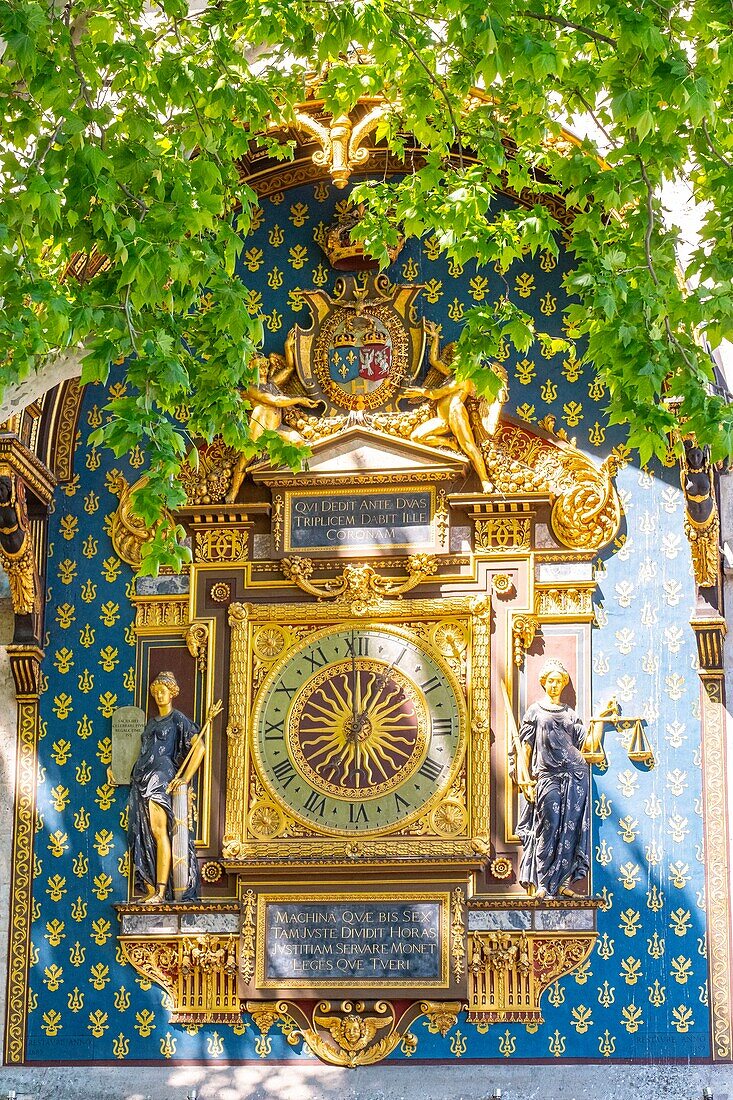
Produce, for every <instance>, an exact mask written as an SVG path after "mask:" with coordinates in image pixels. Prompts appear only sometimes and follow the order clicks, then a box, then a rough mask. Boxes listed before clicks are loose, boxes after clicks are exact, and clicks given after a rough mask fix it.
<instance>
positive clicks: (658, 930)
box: [27, 182, 710, 1064]
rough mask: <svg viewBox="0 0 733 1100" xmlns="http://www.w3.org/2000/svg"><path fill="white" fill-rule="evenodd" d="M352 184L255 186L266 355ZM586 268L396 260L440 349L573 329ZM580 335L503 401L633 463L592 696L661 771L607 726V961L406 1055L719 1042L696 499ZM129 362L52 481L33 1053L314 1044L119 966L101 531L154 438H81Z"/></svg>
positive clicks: (116, 828) (127, 623) (96, 1055)
mask: <svg viewBox="0 0 733 1100" xmlns="http://www.w3.org/2000/svg"><path fill="white" fill-rule="evenodd" d="M337 200H338V201H339V202H343V201H344V198H343V193H342V192H336V191H335V190H334V188H333V187H332V186H330V185H329V184H328V183H325V182H321V183H318V184H316V185H315V186H303V187H297V188H293V189H291V190H289V191H287V192H279V193H278V194H276V195H273V196H271V197H269V198H263V199H262V201H261V205H260V207H258V208H257V210H256V211H255V214H254V217H253V219H252V232H251V234H250V236H249V237H248V238H247V241H246V247H245V249H244V250H243V252H242V255H241V258H240V273H241V277H242V280H243V282H244V284H245V286H246V287H247V292H248V296H247V303H248V308H249V310H250V312H252V314H253V315H258V316H260V317H261V318H262V321H263V326H264V339H265V343H264V350H265V352H268V353H269V352H273V351H275V352H282V350H283V343H284V339H285V335H286V334H287V332H288V331H289V329H290V328H291V327H292V326H293V325H294V324H296V323H297V324H300V325H301V326H305V327H307V325H308V318H307V310H306V308H305V299H304V293H305V292H306V291H307V290H309V289H311V288H313V287H318V288H326V289H327V290H332V289H333V285H334V281H335V278H336V273H335V272H333V271H332V270H331V269H330V267H329V265H328V262H327V259H326V256H325V254H324V253H323V251H322V247H321V245H322V244H323V243H324V241H325V234H326V231H327V227H328V226H329V225H330V224H331V223H332V222H333V220H334V217H335V213H336V211H335V204H336V201H337ZM501 202H504V203H506V204H508V203H509V200H508V199H506V200H500V203H499V204H501ZM344 209H345V208H344ZM570 266H571V260H570V258H569V257H568V255H567V254H566V253H565V251H564V250H562V249H561V250H560V252H559V254H558V255H557V256H556V255H553V254H551V253H542V254H540V255H538V256H536V257H534V258H533V257H532V256H531V255H530V254H527V255H525V256H524V257H522V259H521V260H520V261H519V262H517V263H516V264H515V265H514V266H513V267H512V268H511V269H510V270H509V271H507V272H504V271H501V272H497V271H495V270H494V268H493V267H492V266H491V265H489V266H488V267H486V268H482V269H477V267H476V265H475V264H473V263H471V262H464V263H457V262H455V261H446V259H445V257H444V256H442V255H441V253H440V247H439V244H438V242H437V241H436V240H434V239H433V238H432V237H429V238H428V239H426V240H425V241H423V242H419V241H408V242H406V244H405V247H404V249H403V251H402V253H401V254H400V256H399V257H398V258H397V260H396V261H395V263H394V264H393V266H392V268H391V269H390V270H389V272H388V274H389V276H390V279H391V280H392V282H395V283H398V282H404V283H413V284H420V285H421V286H422V288H423V289H422V291H421V294H420V297H419V298H418V311H419V312H420V313H421V314H422V315H423V316H425V317H426V318H428V319H430V320H432V321H435V322H436V323H438V324H440V325H441V327H442V334H441V335H442V339H443V340H444V341H446V342H447V341H450V340H456V339H458V337H459V336H460V332H461V327H462V325H463V324H464V323H465V321H464V319H465V315H466V312H467V311H468V310H470V309H471V308H473V307H475V306H477V305H480V306H482V307H485V306H486V305H487V304H488V305H491V304H492V303H494V302H496V301H498V300H499V299H500V298H501V297H503V296H507V297H509V298H510V299H511V300H512V301H513V302H514V303H515V304H516V305H517V306H520V307H521V308H522V309H525V310H527V311H528V312H529V313H531V314H532V315H533V317H534V318H535V324H536V327H537V329H538V330H540V331H543V332H546V333H547V334H548V335H549V336H551V337H553V338H557V337H562V336H563V335H564V331H563V326H562V315H563V308H564V305H565V303H566V298H565V295H564V291H563V283H562V280H563V276H564V275H565V274H566V273H567V271H568V270H569V268H570ZM582 351H583V349H582V347H577V348H573V347H572V346H571V348H570V349H568V348H567V346H565V347H563V348H562V349H561V350H558V351H554V350H553V349H552V347H551V346H549V345H546V346H542V345H540V344H539V343H536V344H534V345H533V346H532V347H530V348H529V349H527V350H526V351H523V352H521V353H518V352H517V351H515V349H514V348H513V347H512V346H511V345H510V344H509V343H508V342H507V341H504V340H503V341H501V343H500V346H499V350H498V353H497V356H496V358H497V359H499V360H500V361H501V362H502V363H503V364H504V366H505V368H506V370H507V373H508V376H509V382H510V396H509V400H508V402H507V404H506V406H505V413H507V414H508V415H509V416H511V417H513V418H514V419H515V420H520V421H523V422H525V423H526V424H527V425H528V426H529V427H530V428H531V429H533V430H537V431H540V432H547V433H550V434H552V433H555V434H557V433H558V432H559V431H563V432H565V433H566V434H567V436H568V437H569V438H575V439H576V441H577V445H578V446H579V447H580V448H581V449H582V450H584V451H586V452H587V453H589V454H590V455H591V456H592V457H594V458H595V459H596V460H597V461H598V460H600V459H602V458H603V457H605V456H606V455H608V454H609V453H610V452H611V451H613V452H614V454H615V456H616V458H617V460H618V463H619V466H620V472H619V474H618V478H617V485H618V490H619V494H620V497H621V500H622V502H623V507H624V523H623V527H622V529H621V531H620V532H619V535H618V537H617V539H616V542H615V545H613V546H612V547H611V548H609V551H608V552H607V553H604V555H603V557H602V559H599V560H598V562H597V563H596V564H597V576H598V601H597V606H596V614H595V626H594V630H593V653H592V669H593V700H594V710H597V709H598V707H599V706H600V705H602V704H603V703H605V702H606V700H607V699H608V698H609V696H610V695H612V694H615V695H616V696H617V698H618V699H619V701H620V702H621V706H622V710H623V713H625V714H634V715H637V714H638V715H641V716H642V717H643V718H644V720H645V724H646V733H647V736H648V738H649V740H650V742H651V743H652V745H653V748H654V752H655V757H656V760H657V764H656V766H655V767H654V768H653V769H652V770H647V769H645V768H643V767H641V766H639V765H636V764H634V763H633V762H632V761H630V760H629V758H628V755H627V750H628V741H626V742H625V741H624V737H623V736H622V735H619V736H617V735H615V734H613V733H609V734H608V735H607V739H606V749H607V754H608V757H609V767H608V770H607V771H606V772H603V773H601V772H595V773H594V789H593V792H592V805H593V840H592V862H593V888H594V892H595V893H596V894H597V895H599V896H600V897H602V899H603V909H602V910H600V911H599V914H598V925H599V937H598V940H597V943H596V948H595V951H594V953H593V955H592V956H591V958H590V959H589V960H587V962H586V963H585V964H584V965H583V966H582V967H581V968H580V969H579V970H578V971H577V972H576V973H575V974H574V975H570V976H568V977H566V978H563V979H560V981H558V982H556V983H554V984H553V986H552V987H551V988H550V990H548V992H547V993H546V994H545V999H544V1001H543V1011H544V1016H545V1021H546V1022H545V1023H543V1024H540V1025H537V1026H535V1025H532V1026H531V1027H529V1028H526V1027H524V1026H523V1025H519V1024H513V1023H509V1024H507V1026H506V1027H505V1026H503V1025H502V1026H496V1027H491V1028H488V1029H487V1028H485V1027H482V1026H481V1025H478V1026H474V1025H472V1024H469V1023H468V1022H467V1021H466V1020H465V1017H463V1016H461V1017H460V1018H459V1023H458V1025H457V1026H456V1027H455V1028H453V1029H452V1030H451V1031H449V1032H448V1034H447V1035H446V1036H442V1035H441V1034H440V1033H438V1032H435V1033H433V1032H431V1031H429V1030H428V1029H427V1027H425V1026H423V1025H421V1024H419V1023H418V1024H415V1025H414V1026H413V1030H412V1031H411V1032H410V1036H411V1038H410V1040H409V1041H407V1042H403V1043H402V1045H401V1046H400V1047H398V1049H397V1050H396V1051H395V1052H394V1054H393V1055H392V1056H391V1057H392V1058H393V1059H400V1058H410V1059H411V1060H412V1061H420V1060H421V1059H436V1058H437V1059H451V1060H453V1059H459V1058H465V1059H482V1060H486V1061H497V1062H504V1061H506V1060H511V1059H513V1058H516V1059H520V1060H530V1061H532V1062H542V1061H546V1062H548V1063H557V1062H562V1061H563V1060H564V1059H573V1060H577V1059H580V1060H582V1059H588V1060H592V1061H598V1060H599V1059H600V1060H608V1061H613V1060H614V1059H622V1060H624V1059H632V1060H633V1059H635V1058H639V1059H643V1058H645V1057H646V1056H647V1054H648V1050H649V1044H650V1041H651V1040H650V1036H658V1035H660V1034H664V1035H665V1044H666V1046H665V1051H666V1053H668V1054H669V1055H670V1056H671V1057H675V1058H679V1059H686V1058H703V1059H704V1058H706V1057H708V1056H709V1038H708V1032H709V1022H710V1008H709V1004H708V993H707V958H706V952H707V946H706V945H707V935H706V924H705V920H706V917H705V909H704V905H705V898H704V867H703V859H704V852H703V840H702V818H701V813H702V801H701V799H702V793H701V774H700V767H701V753H700V720H699V706H698V702H697V696H698V690H699V688H698V679H697V674H696V671H695V654H694V646H693V639H692V634H691V632H690V630H689V627H688V625H687V618H688V617H689V612H688V609H689V607H690V606H691V602H692V597H693V583H692V577H691V570H690V563H689V552H688V549H687V545H686V541H685V538H684V534H683V529H682V519H683V502H682V498H681V493H680V490H679V484H678V482H677V481H676V477H675V471H674V470H670V469H667V468H665V467H664V466H662V465H655V466H653V467H652V466H650V467H649V469H647V470H639V469H638V467H637V466H635V465H634V463H633V461H632V456H631V455H630V453H629V452H628V450H627V449H626V447H625V446H624V443H623V437H622V435H621V434H620V432H619V429H618V428H616V427H614V426H609V425H608V423H607V420H606V417H605V414H604V400H605V387H604V386H603V384H602V383H601V382H599V381H598V380H597V379H595V378H594V375H593V371H592V368H591V366H590V365H588V364H586V363H584V361H583V357H582ZM121 378H122V375H121V374H119V375H117V376H116V377H115V379H114V382H113V384H112V385H111V386H110V387H108V388H107V389H106V390H105V389H104V388H103V387H101V386H90V387H88V388H87V389H86V391H85V394H84V398H83V406H82V412H81V419H80V438H79V442H78V446H77V453H76V461H75V467H74V478H73V480H72V482H70V483H69V484H67V485H65V486H62V487H60V488H59V490H57V494H56V497H55V508H54V511H53V514H52V516H51V520H50V530H49V544H50V550H49V567H48V575H47V581H48V593H47V596H48V603H47V607H48V613H47V631H48V638H47V640H46V654H47V656H46V660H45V662H44V666H43V677H44V681H43V683H44V693H43V696H42V700H41V717H40V728H41V734H42V736H41V740H40V745H39V769H38V814H37V819H36V824H37V826H38V832H37V834H36V846H35V859H34V866H33V873H34V891H33V903H32V913H33V929H32V939H31V944H30V949H29V954H30V967H31V970H30V994H29V1000H28V1006H29V1015H28V1042H27V1057H28V1059H29V1060H31V1061H34V1060H43V1061H49V1060H51V1061H60V1062H63V1061H65V1060H68V1061H75V1060H76V1061H78V1060H92V1059H101V1060H103V1061H105V1060H106V1061H112V1062H120V1063H124V1061H125V1060H128V1059H129V1060H135V1059H140V1060H144V1061H146V1062H150V1063H155V1062H158V1063H161V1064H162V1063H165V1062H176V1061H178V1060H182V1061H186V1060H191V1059H193V1060H196V1059H201V1058H208V1059H212V1060H213V1059H216V1060H223V1059H229V1060H234V1061H236V1060H238V1059H257V1060H259V1058H260V1057H264V1058H274V1059H280V1060H287V1059H291V1058H294V1057H300V1054H299V1052H298V1049H297V1048H293V1047H292V1046H290V1045H289V1044H288V1042H287V1041H286V1039H285V1037H284V1036H283V1035H282V1034H281V1033H280V1032H279V1031H278V1029H276V1028H273V1029H272V1030H271V1032H270V1033H269V1034H268V1036H267V1041H266V1042H265V1041H264V1040H263V1039H262V1036H259V1034H258V1032H257V1029H256V1028H252V1027H251V1026H247V1025H245V1026H237V1027H228V1026H227V1025H225V1024H217V1025H209V1026H201V1027H200V1028H190V1029H189V1030H186V1029H185V1028H184V1027H181V1026H177V1025H172V1024H170V1022H169V1019H168V1014H167V1010H166V1006H165V1004H164V1003H163V996H162V992H161V990H160V989H159V988H158V987H157V986H155V985H152V984H151V983H149V982H145V981H144V980H143V979H141V978H140V977H139V976H138V975H136V974H135V973H134V972H133V971H132V970H131V969H130V968H129V966H126V965H125V964H124V962H123V960H122V958H121V955H120V952H119V949H118V946H117V942H116V937H115V933H116V929H117V922H116V918H115V914H114V910H113V909H112V905H113V904H114V903H115V902H116V901H120V900H122V899H124V898H126V896H127V877H128V870H129V859H128V855H127V843H126V835H125V829H126V799H127V790H126V788H114V787H110V786H109V785H108V784H107V781H106V780H107V775H106V772H107V763H108V762H109V760H110V754H111V742H110V719H111V715H112V713H113V711H114V709H115V708H116V707H118V706H122V705H125V704H129V703H131V702H132V701H133V698H134V689H135V683H134V675H135V674H134V667H135V655H134V647H135V636H134V632H133V629H132V609H131V605H130V600H129V585H130V581H131V572H130V570H129V568H128V567H127V566H126V565H125V564H124V563H123V562H121V561H120V560H119V559H118V558H117V557H116V555H115V553H114V549H113V547H112V544H111V541H110V537H109V522H110V517H111V515H112V514H113V512H114V510H115V508H116V506H117V500H116V498H115V497H114V496H113V494H112V493H111V491H110V484H109V474H110V471H111V470H112V468H113V467H114V468H118V469H119V468H120V467H121V470H122V472H123V473H124V474H125V476H126V477H127V478H128V481H130V482H133V481H136V480H137V479H138V478H139V477H140V470H141V469H142V468H144V455H142V454H141V453H140V452H135V453H133V454H131V455H130V456H129V458H128V459H127V460H122V461H120V460H112V459H110V458H108V456H107V455H106V453H105V452H103V451H100V450H98V449H97V448H95V447H94V446H93V445H92V444H91V443H90V442H89V437H90V435H91V434H92V433H93V432H94V431H95V429H96V428H98V427H99V426H100V424H101V423H103V420H104V416H105V415H106V414H105V412H104V409H105V406H106V404H107V402H108V400H109V399H110V397H111V396H113V394H117V395H120V394H121V393H123V392H124V383H123V382H122V381H121Z"/></svg>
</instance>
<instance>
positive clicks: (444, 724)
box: [432, 718, 453, 737]
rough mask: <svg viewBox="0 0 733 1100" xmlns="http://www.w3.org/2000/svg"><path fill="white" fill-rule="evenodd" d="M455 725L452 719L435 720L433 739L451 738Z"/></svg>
mask: <svg viewBox="0 0 733 1100" xmlns="http://www.w3.org/2000/svg"><path fill="white" fill-rule="evenodd" d="M452 728H453V723H452V722H451V720H450V718H433V721H432V732H433V737H450V733H451V730H452Z"/></svg>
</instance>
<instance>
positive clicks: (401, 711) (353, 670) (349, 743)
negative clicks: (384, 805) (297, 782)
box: [287, 658, 429, 798]
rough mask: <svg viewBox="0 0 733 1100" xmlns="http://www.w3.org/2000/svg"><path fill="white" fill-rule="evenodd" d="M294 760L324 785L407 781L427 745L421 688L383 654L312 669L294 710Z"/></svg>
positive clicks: (373, 787)
mask: <svg viewBox="0 0 733 1100" xmlns="http://www.w3.org/2000/svg"><path fill="white" fill-rule="evenodd" d="M287 729H288V741H289V745H290V753H291V756H292V760H293V763H294V764H295V767H296V768H297V769H298V771H300V772H301V774H302V775H303V776H304V777H305V778H306V779H307V780H308V782H309V783H310V784H311V785H312V786H313V787H314V788H317V789H318V790H320V791H322V792H324V793H326V794H331V795H337V796H340V797H342V798H352V797H354V796H355V795H356V796H359V797H361V798H370V797H376V796H378V795H382V794H387V793H388V792H389V791H392V790H394V789H395V788H397V787H399V786H401V784H403V783H404V782H405V780H406V779H408V778H409V776H410V775H411V774H412V773H413V772H414V771H415V769H416V768H418V767H419V766H420V764H421V763H422V761H423V758H424V756H425V753H426V750H427V742H428V729H429V717H428V711H427V706H426V703H425V700H424V698H423V696H422V693H421V692H419V691H418V690H417V688H416V687H415V685H414V684H413V683H412V681H411V680H410V679H409V678H408V677H407V676H405V675H404V674H403V673H401V672H400V671H399V669H397V668H394V667H392V666H390V665H388V664H386V663H385V662H382V661H376V660H368V659H363V658H360V659H358V660H356V661H353V662H352V661H344V662H341V663H339V664H335V665H331V666H329V668H327V669H323V670H321V671H320V672H318V673H317V674H316V675H315V676H312V677H311V678H310V679H309V680H308V681H307V682H306V683H305V684H304V685H303V687H302V688H301V690H300V691H299V692H298V694H297V695H296V696H295V698H294V699H293V704H292V707H291V709H290V713H289V716H288V723H287Z"/></svg>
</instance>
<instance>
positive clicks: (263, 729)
mask: <svg viewBox="0 0 733 1100" xmlns="http://www.w3.org/2000/svg"><path fill="white" fill-rule="evenodd" d="M252 728H253V731H254V736H253V746H254V756H255V760H256V762H257V769H258V771H259V773H260V776H261V778H262V781H263V783H264V785H265V786H266V787H267V789H268V791H269V793H270V795H271V796H272V797H273V799H274V800H275V801H276V802H277V803H279V804H280V805H284V806H286V807H287V810H288V812H289V813H290V814H292V815H293V816H294V817H295V818H297V819H298V820H299V821H300V822H301V823H303V824H305V825H308V826H312V827H315V828H316V829H318V830H319V831H322V832H328V833H339V834H343V833H344V832H346V833H358V834H366V833H372V832H377V831H379V832H382V831H385V830H392V829H395V828H397V827H400V826H402V825H405V824H407V823H408V822H409V821H411V820H412V819H413V818H415V817H417V816H419V815H420V814H422V813H424V812H425V811H426V808H427V807H428V804H432V803H433V802H434V801H436V800H437V799H438V798H439V797H440V795H441V794H442V793H444V792H445V790H446V788H447V787H448V786H449V784H450V782H451V781H452V779H453V777H454V775H455V772H456V770H457V767H458V764H459V762H460V758H461V756H462V751H463V743H464V736H465V735H464V731H465V704H464V702H463V695H462V690H461V687H460V685H459V683H458V681H457V680H456V679H455V677H454V675H453V674H452V672H451V671H450V669H448V667H447V666H446V665H445V664H444V663H443V661H442V660H441V658H440V657H439V656H438V655H437V654H435V653H429V652H427V651H426V649H425V648H423V646H422V645H421V644H420V643H419V642H417V641H416V639H415V638H414V636H413V635H411V634H410V633H409V632H407V631H403V630H401V629H400V628H399V627H391V626H390V627H387V626H378V627H374V626H366V625H364V626H354V627H353V628H351V627H336V628H329V629H326V630H321V631H318V632H316V633H314V634H312V635H311V636H310V637H309V638H308V639H307V640H306V641H303V642H301V643H299V645H298V646H297V647H296V648H294V649H291V650H290V651H289V652H288V653H287V655H286V656H285V657H283V658H281V660H280V661H279V662H278V663H277V665H275V667H274V668H273V669H272V671H271V672H270V675H269V676H268V678H267V680H266V681H265V682H264V684H263V685H262V688H261V689H260V692H259V695H258V699H257V703H256V705H255V711H254V714H253V727H252Z"/></svg>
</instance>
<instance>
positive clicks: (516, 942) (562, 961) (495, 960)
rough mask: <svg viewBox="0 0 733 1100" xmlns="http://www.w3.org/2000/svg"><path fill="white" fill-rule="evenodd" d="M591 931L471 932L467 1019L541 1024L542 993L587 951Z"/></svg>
mask: <svg viewBox="0 0 733 1100" xmlns="http://www.w3.org/2000/svg"><path fill="white" fill-rule="evenodd" d="M596 936H597V933H596V932H594V931H593V932H591V931H588V932H573V933H572V934H565V933H558V932H546V933H536V932H521V931H498V930H497V931H491V932H470V933H469V943H468V958H469V963H468V1019H469V1020H470V1021H471V1022H472V1023H489V1024H492V1023H527V1024H535V1023H536V1024H540V1023H542V1022H543V1017H542V1011H541V1008H540V999H541V997H542V994H543V993H544V991H545V990H546V989H547V988H548V986H550V985H551V984H552V982H554V981H556V980H557V979H558V978H561V977H563V975H565V974H569V973H571V971H573V970H575V969H576V968H577V967H579V966H580V965H581V964H582V963H583V962H584V961H585V960H586V959H587V958H588V956H589V955H590V953H591V951H592V950H593V945H594V943H595V940H596Z"/></svg>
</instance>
